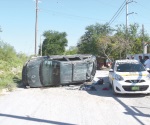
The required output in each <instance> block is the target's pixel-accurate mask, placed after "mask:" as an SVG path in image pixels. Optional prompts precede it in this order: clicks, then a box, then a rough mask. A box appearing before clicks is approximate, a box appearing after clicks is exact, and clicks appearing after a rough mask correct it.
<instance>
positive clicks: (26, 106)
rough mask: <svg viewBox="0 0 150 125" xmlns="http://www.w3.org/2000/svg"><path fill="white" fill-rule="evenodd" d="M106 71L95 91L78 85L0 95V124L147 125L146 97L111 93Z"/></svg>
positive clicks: (148, 106) (149, 101)
mask: <svg viewBox="0 0 150 125" xmlns="http://www.w3.org/2000/svg"><path fill="white" fill-rule="evenodd" d="M107 76H108V71H97V73H96V76H95V78H94V81H93V82H94V83H96V81H97V80H98V79H99V78H103V79H104V84H103V85H97V84H94V87H95V90H94V89H93V90H79V87H80V86H79V85H78V86H73V85H72V86H64V87H53V88H52V87H47V88H30V89H26V88H17V89H16V90H15V91H13V92H7V93H4V94H2V95H0V125H150V96H148V95H140V94H138V95H117V96H114V95H113V94H112V90H111V89H110V88H109V84H108V77H107Z"/></svg>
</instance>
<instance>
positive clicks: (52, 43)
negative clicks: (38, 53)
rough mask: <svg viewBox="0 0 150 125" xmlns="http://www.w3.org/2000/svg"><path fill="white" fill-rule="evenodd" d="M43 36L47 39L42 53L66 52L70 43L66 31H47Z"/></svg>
mask: <svg viewBox="0 0 150 125" xmlns="http://www.w3.org/2000/svg"><path fill="white" fill-rule="evenodd" d="M43 36H44V37H45V39H44V41H43V45H42V55H59V54H63V53H64V52H65V47H66V46H67V43H68V41H67V39H66V36H67V34H66V33H65V32H62V33H59V32H56V31H45V32H44V34H43Z"/></svg>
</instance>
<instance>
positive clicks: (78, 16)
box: [40, 8, 106, 22]
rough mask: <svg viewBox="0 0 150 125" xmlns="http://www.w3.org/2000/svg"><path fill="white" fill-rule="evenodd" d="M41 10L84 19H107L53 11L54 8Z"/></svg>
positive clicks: (41, 10)
mask: <svg viewBox="0 0 150 125" xmlns="http://www.w3.org/2000/svg"><path fill="white" fill-rule="evenodd" d="M40 12H46V13H55V14H58V15H64V16H68V17H69V18H70V17H75V18H84V19H89V20H97V21H102V22H104V21H106V20H101V19H97V18H93V17H86V16H80V15H73V14H69V13H63V12H58V11H53V10H48V9H43V8H41V9H40Z"/></svg>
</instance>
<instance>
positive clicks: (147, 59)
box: [144, 56, 150, 72]
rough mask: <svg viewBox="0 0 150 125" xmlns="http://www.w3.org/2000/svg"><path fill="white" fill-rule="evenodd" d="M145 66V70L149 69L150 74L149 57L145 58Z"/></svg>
mask: <svg viewBox="0 0 150 125" xmlns="http://www.w3.org/2000/svg"><path fill="white" fill-rule="evenodd" d="M144 66H145V68H149V69H148V72H150V59H149V57H148V56H145V62H144Z"/></svg>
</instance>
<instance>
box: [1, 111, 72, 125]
mask: <svg viewBox="0 0 150 125" xmlns="http://www.w3.org/2000/svg"><path fill="white" fill-rule="evenodd" d="M0 117H9V118H14V119H21V120H27V121H33V122H41V123H49V124H57V125H75V124H70V123H64V122H58V121H52V120H45V119H39V118H32V117H29V116H27V117H25V116H17V115H10V114H3V113H0ZM16 123H17V122H16Z"/></svg>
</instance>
